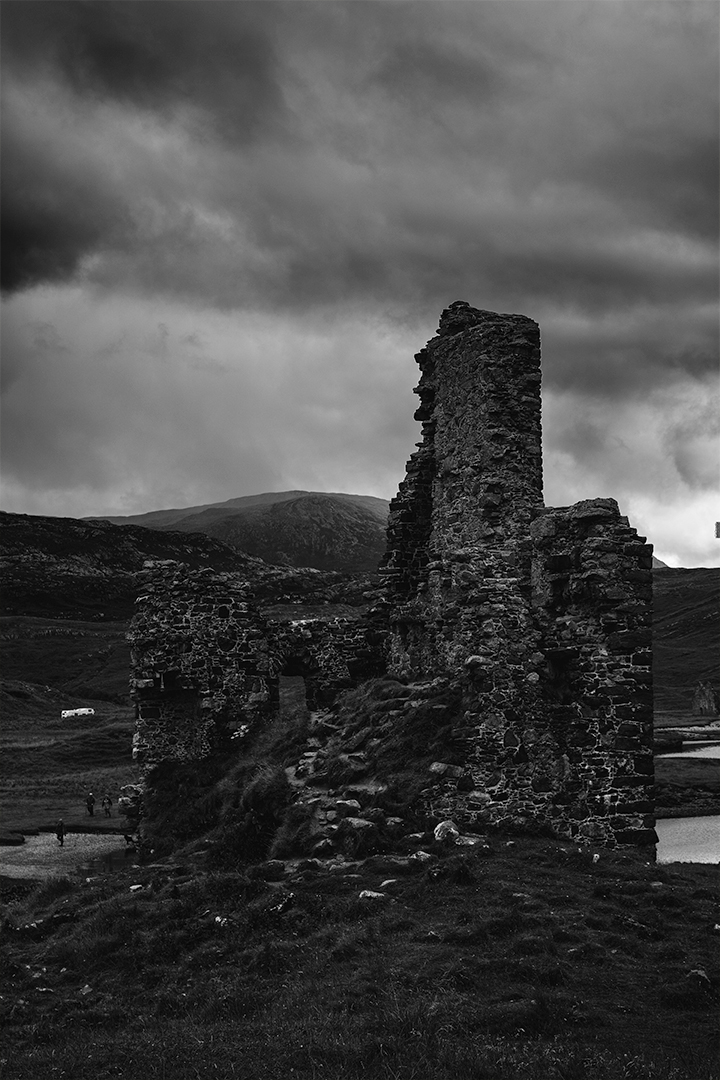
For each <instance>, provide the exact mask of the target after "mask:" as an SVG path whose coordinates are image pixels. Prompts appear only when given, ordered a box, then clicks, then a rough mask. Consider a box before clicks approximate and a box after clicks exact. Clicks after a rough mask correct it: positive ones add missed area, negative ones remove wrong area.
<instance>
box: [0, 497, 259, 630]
mask: <svg viewBox="0 0 720 1080" xmlns="http://www.w3.org/2000/svg"><path fill="white" fill-rule="evenodd" d="M147 559H177V560H179V561H181V562H184V563H187V564H188V565H189V566H192V567H193V568H198V567H201V566H210V567H213V568H214V569H216V570H223V571H237V572H243V573H246V574H249V573H251V572H252V571H253V569H254V564H256V563H257V562H258V560H256V559H252V558H250V557H249V556H247V555H241V554H240V553H239V552H237V551H233V550H232V549H231V548H228V547H226V546H225V545H224V544H221V543H219V542H218V541H217V540H213V539H211V538H210V537H207V536H185V535H183V534H182V533H159V532H155V531H154V530H152V529H141V528H138V527H137V526H132V525H130V526H125V527H123V528H119V527H118V526H117V525H110V524H108V523H106V522H99V521H94V522H91V521H80V520H78V519H77V518H55V517H40V516H38V515H34V514H33V515H31V514H7V513H1V512H0V581H1V582H2V614H3V615H35V616H43V617H47V618H60V619H65V618H74V619H121V620H123V619H129V618H130V616H131V615H132V613H133V603H134V599H135V594H136V592H137V578H138V574H139V572H140V571H141V570H142V568H143V563H144V562H145V561H146V560H147Z"/></svg>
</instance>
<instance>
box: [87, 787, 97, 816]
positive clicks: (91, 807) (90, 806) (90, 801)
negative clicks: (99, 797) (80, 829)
mask: <svg viewBox="0 0 720 1080" xmlns="http://www.w3.org/2000/svg"><path fill="white" fill-rule="evenodd" d="M85 805H86V806H87V812H88V814H89V815H90V817H94V816H95V796H94V795H93V793H92V791H89V792H88V797H87V799H86V800H85Z"/></svg>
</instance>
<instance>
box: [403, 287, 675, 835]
mask: <svg viewBox="0 0 720 1080" xmlns="http://www.w3.org/2000/svg"><path fill="white" fill-rule="evenodd" d="M416 359H417V361H418V363H419V365H420V369H421V372H422V375H421V379H420V383H419V385H418V387H417V388H416V392H417V393H418V395H419V397H420V401H421V405H420V408H419V409H418V412H417V413H416V418H417V419H419V420H421V421H422V424H423V439H422V442H421V443H420V444H419V448H418V452H417V453H416V454H414V455H413V457H412V458H411V459H410V461H409V463H408V472H407V477H406V479H405V481H404V482H403V483H402V484H401V486H400V490H399V492H398V496H397V498H396V499H395V500H394V501H393V503H392V504H391V511H390V520H389V527H388V551H387V554H386V558H385V562H384V565H383V574H384V578H385V582H386V596H387V605H388V606H387V618H388V625H389V649H388V661H389V663H388V666H389V670H390V672H391V673H393V674H396V675H401V676H405V677H407V678H409V679H412V680H423V679H433V678H438V677H445V678H447V677H450V678H451V679H452V680H454V681H455V682H456V683H458V684H459V685H460V686H462V688H463V696H464V710H463V715H462V717H461V718H460V719H459V721H458V723H457V725H456V727H455V730H454V744H453V750H454V752H455V755H456V757H457V753H458V751H459V752H460V753H461V755H462V757H463V758H464V762H465V764H464V766H463V767H460V766H458V765H457V764H456V765H454V766H453V768H452V769H451V770H447V771H446V773H445V774H441V775H442V779H439V780H438V782H437V784H436V785H435V788H434V790H433V791H432V792H431V794H430V795H429V796H428V799H427V804H428V808H429V809H430V810H431V811H432V812H434V813H435V814H436V815H441V814H447V815H448V816H453V817H456V818H459V819H463V820H466V821H467V820H469V821H475V822H480V821H485V822H492V823H512V824H514V825H517V824H522V823H529V822H532V823H534V824H536V825H537V824H542V825H545V826H547V827H549V828H551V829H552V830H553V831H554V832H556V833H557V834H559V835H563V836H568V837H577V838H578V839H580V840H586V841H590V840H593V841H596V842H597V841H601V842H604V843H607V844H615V843H624V842H633V843H640V844H643V843H652V842H654V840H655V834H654V831H653V827H654V819H653V813H652V811H653V803H652V780H653V775H652V774H653V768H652V675H651V638H650V635H651V623H650V618H651V588H652V585H651V565H652V560H651V556H652V549H651V548H650V546H649V545H647V544H645V542H644V538H641V537H638V536H637V534H636V532H635V530H634V529H632V528H630V526H629V525H628V522H627V519H626V518H623V517H621V516H620V512H619V510H618V507H617V504H616V503H615V502H614V501H613V500H611V499H597V500H592V501H586V502H582V503H578V504H577V505H576V506H573V507H567V508H561V509H555V510H551V509H546V508H545V507H544V506H543V502H542V461H541V422H540V342H539V331H538V328H537V326H536V324H535V323H533V322H532V321H531V320H529V319H527V318H525V317H523V316H516V315H497V314H495V313H492V312H485V311H478V310H476V309H473V308H470V307H469V306H468V305H467V304H465V303H461V302H458V303H455V304H453V305H451V306H450V307H449V308H448V309H446V311H444V312H443V314H442V317H441V320H440V326H439V328H438V332H437V336H436V337H434V338H433V339H432V340H431V341H430V342H429V343H428V345H427V347H426V348H425V349H423V350H422V351H421V352H420V353H418V355H417V357H416ZM438 771H439V773H441V770H438ZM448 774H452V776H450V775H448Z"/></svg>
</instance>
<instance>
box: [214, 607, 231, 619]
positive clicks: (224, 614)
mask: <svg viewBox="0 0 720 1080" xmlns="http://www.w3.org/2000/svg"><path fill="white" fill-rule="evenodd" d="M217 617H218V619H229V618H230V608H229V607H225V605H224V604H223V606H222V607H219V608H218V613H217Z"/></svg>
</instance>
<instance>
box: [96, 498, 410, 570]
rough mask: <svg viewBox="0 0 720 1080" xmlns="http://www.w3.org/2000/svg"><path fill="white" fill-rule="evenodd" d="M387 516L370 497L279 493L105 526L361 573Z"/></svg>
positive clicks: (377, 551)
mask: <svg viewBox="0 0 720 1080" xmlns="http://www.w3.org/2000/svg"><path fill="white" fill-rule="evenodd" d="M388 509H389V503H388V502H387V501H386V500H385V499H378V498H375V497H374V496H372V495H349V494H343V493H339V492H329V493H326V492H317V491H276V492H265V493H264V494H261V495H247V496H243V497H241V498H237V499H228V500H227V501H226V502H222V503H207V504H205V505H202V506H189V507H186V508H185V509H171V510H154V511H151V512H150V513H147V514H136V515H134V516H132V517H111V518H104V519H102V520H104V521H108V522H111V523H113V524H116V525H130V524H132V525H142V526H145V527H146V528H150V529H157V530H167V529H172V530H173V531H175V532H185V533H204V534H205V535H206V536H211V537H213V538H214V539H216V540H221V541H222V542H223V543H224V544H228V545H229V546H230V547H232V548H235V550H237V551H242V552H245V553H247V554H250V555H254V556H256V557H257V558H261V559H264V560H265V561H266V562H269V563H273V564H284V565H287V566H295V567H300V566H309V567H314V568H315V569H317V570H336V571H340V572H350V573H358V572H366V571H370V572H372V571H374V570H376V569H377V565H378V563H379V561H380V559H381V558H382V556H383V554H384V552H385V527H386V524H387V516H388ZM89 520H98V519H89Z"/></svg>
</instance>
